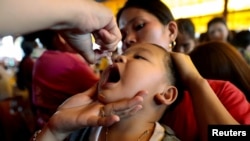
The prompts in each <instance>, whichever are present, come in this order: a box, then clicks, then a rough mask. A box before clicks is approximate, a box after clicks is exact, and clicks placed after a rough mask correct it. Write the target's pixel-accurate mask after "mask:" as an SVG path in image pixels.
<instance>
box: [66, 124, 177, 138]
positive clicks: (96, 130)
mask: <svg viewBox="0 0 250 141" xmlns="http://www.w3.org/2000/svg"><path fill="white" fill-rule="evenodd" d="M87 130H89V131H87ZM101 130H102V127H101V126H99V127H92V128H86V129H85V130H82V132H78V133H77V134H81V136H79V135H78V138H77V139H76V138H74V139H73V138H70V141H87V140H88V141H98V139H99V136H100V133H101ZM74 134H75V133H74ZM73 136H75V135H73ZM149 141H180V140H179V139H178V138H177V137H176V136H175V134H174V131H173V130H172V129H171V128H170V127H168V126H166V125H161V124H159V123H158V122H156V123H155V128H154V132H153V135H152V136H151V137H150V140H149Z"/></svg>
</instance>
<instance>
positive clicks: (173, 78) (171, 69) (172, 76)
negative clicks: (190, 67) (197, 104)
mask: <svg viewBox="0 0 250 141" xmlns="http://www.w3.org/2000/svg"><path fill="white" fill-rule="evenodd" d="M152 45H154V46H157V47H159V48H161V49H162V50H163V51H164V52H165V57H164V60H163V61H164V63H165V68H166V70H167V71H168V73H167V76H166V79H169V83H170V85H173V86H175V87H176V88H177V89H178V96H177V99H176V100H175V102H174V103H173V104H171V105H170V106H169V107H168V110H172V109H173V108H174V107H175V106H176V105H177V104H178V103H179V102H180V101H181V99H182V98H183V93H184V92H183V91H184V89H183V86H182V83H181V81H180V80H181V79H180V77H179V76H180V75H179V74H178V70H177V68H176V65H175V64H174V61H173V59H172V57H171V56H170V53H169V52H168V51H167V50H165V49H164V48H163V47H162V46H159V45H157V44H152Z"/></svg>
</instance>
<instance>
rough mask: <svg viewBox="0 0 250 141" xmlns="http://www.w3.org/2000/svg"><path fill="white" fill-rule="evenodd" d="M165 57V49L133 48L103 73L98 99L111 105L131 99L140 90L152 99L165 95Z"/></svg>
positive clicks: (140, 45)
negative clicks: (154, 96) (158, 94)
mask: <svg viewBox="0 0 250 141" xmlns="http://www.w3.org/2000/svg"><path fill="white" fill-rule="evenodd" d="M165 55H166V52H165V51H164V50H163V49H161V48H160V47H157V46H154V45H152V44H145V43H144V44H136V45H133V47H131V48H129V49H127V50H126V51H125V52H124V54H123V55H121V56H118V57H117V58H116V59H115V60H114V64H113V65H112V66H110V67H108V68H107V69H106V70H105V71H104V72H103V74H102V76H101V79H100V81H99V87H98V89H99V95H98V99H99V100H100V101H101V102H104V103H109V102H114V101H119V100H122V99H128V98H132V97H134V96H135V94H136V93H137V92H138V91H140V90H147V91H148V92H149V94H150V96H149V97H153V94H156V93H161V92H163V91H164V86H166V84H167V79H166V77H167V75H166V73H167V71H166V68H165V64H164V58H165V57H164V56H165ZM147 97H148V96H147Z"/></svg>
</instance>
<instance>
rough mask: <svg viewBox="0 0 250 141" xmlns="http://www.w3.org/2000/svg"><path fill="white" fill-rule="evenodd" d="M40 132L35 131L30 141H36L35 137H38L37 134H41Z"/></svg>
mask: <svg viewBox="0 0 250 141" xmlns="http://www.w3.org/2000/svg"><path fill="white" fill-rule="evenodd" d="M41 131H42V130H37V131H36V132H35V133H34V135H33V138H32V141H36V138H37V135H38V134H39V133H41Z"/></svg>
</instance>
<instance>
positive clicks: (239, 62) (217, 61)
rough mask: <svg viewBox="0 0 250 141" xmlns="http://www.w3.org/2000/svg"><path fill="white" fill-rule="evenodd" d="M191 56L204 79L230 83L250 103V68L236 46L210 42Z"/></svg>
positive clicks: (198, 47)
mask: <svg viewBox="0 0 250 141" xmlns="http://www.w3.org/2000/svg"><path fill="white" fill-rule="evenodd" d="M189 55H190V57H191V59H192V61H193V63H194V65H195V66H196V68H197V69H198V71H199V72H200V74H201V75H202V76H203V77H204V78H207V79H219V80H225V81H230V82H231V83H233V84H234V85H235V86H237V87H238V88H239V89H240V90H241V91H242V92H243V93H244V94H245V96H246V98H247V100H248V101H250V75H249V72H250V67H249V65H248V64H247V62H246V60H245V59H244V58H243V56H242V55H241V54H240V52H239V51H238V50H237V49H236V48H235V47H234V46H232V45H231V44H230V43H226V42H222V41H210V42H207V43H203V44H200V45H198V46H197V47H196V48H195V49H194V50H193V51H192V52H191V53H190V54H189Z"/></svg>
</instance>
